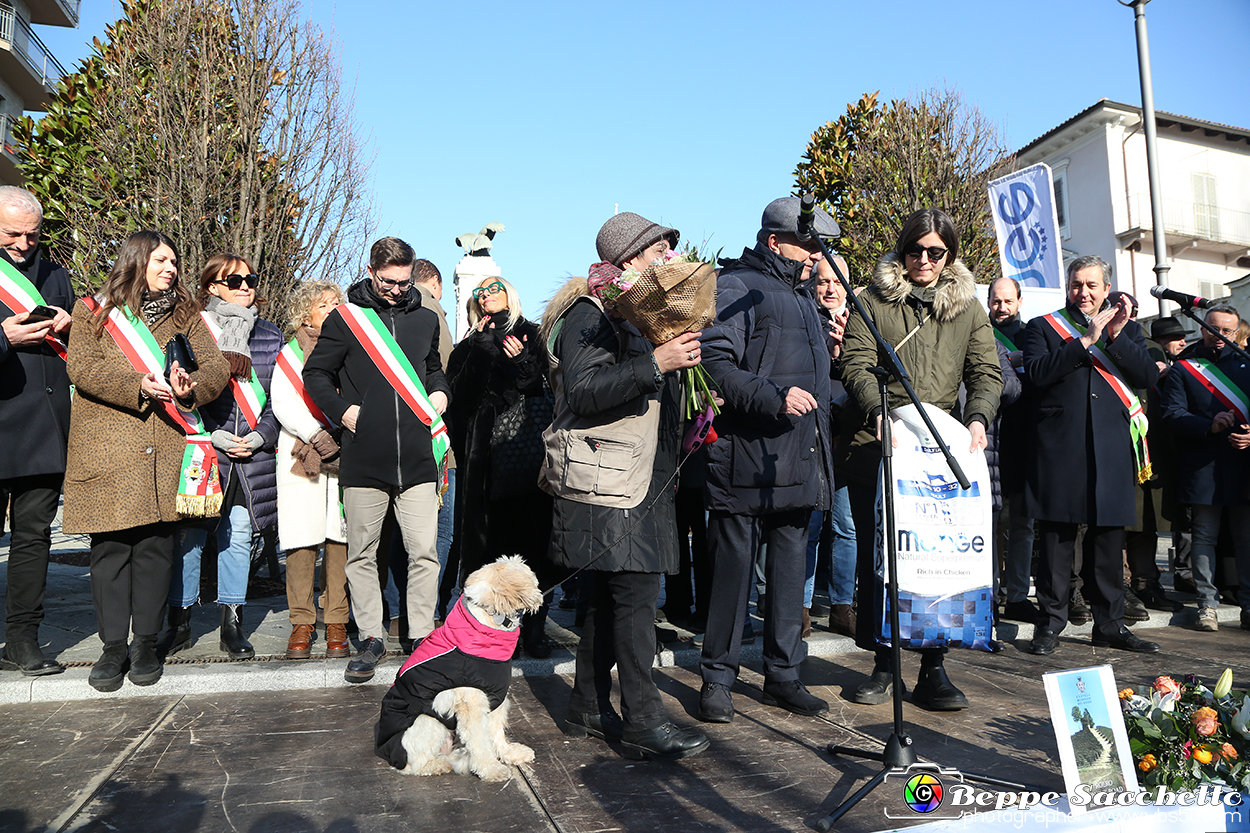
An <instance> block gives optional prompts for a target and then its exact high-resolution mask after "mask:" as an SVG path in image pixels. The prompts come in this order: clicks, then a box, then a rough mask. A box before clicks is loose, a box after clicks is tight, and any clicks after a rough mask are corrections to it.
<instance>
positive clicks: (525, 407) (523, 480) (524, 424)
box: [490, 385, 555, 500]
mask: <svg viewBox="0 0 1250 833" xmlns="http://www.w3.org/2000/svg"><path fill="white" fill-rule="evenodd" d="M554 404H555V403H554V399H553V398H552V396H551V392H550V389H547V388H546V386H545V385H544V390H543V392H542V393H541V394H538V395H535V396H522V397H521V398H520V399H518V400H517V401H516V402H515V403H513V404H512V405H511V406H510V407H509V408H508V409H507V410H506V411H503V412H502V413H500V414H499V415H498V416H497V417H495V424H494V427H493V428H492V430H491V435H490V497H491V498H492V499H495V500H498V499H500V498H507V497H515V496H518V495H522V494H526V493H529V492H532V491H533V490H534V485H533V484H534V479H535V476H536V475H537V473H538V471H539V470H540V469H541V468H542V466H543V460H544V458H545V457H546V448H545V446H544V445H543V429H545V428H546V427H547V426H548V425H550V424H551V415H552V412H553V410H554Z"/></svg>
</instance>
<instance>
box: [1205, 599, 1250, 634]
mask: <svg viewBox="0 0 1250 833" xmlns="http://www.w3.org/2000/svg"><path fill="white" fill-rule="evenodd" d="M1243 621H1244V617H1243ZM1219 629H1220V618H1219V617H1218V616H1217V615H1216V614H1215V608H1213V607H1208V606H1206V605H1203V606H1202V607H1200V608H1198V630H1200V631H1217V630H1219Z"/></svg>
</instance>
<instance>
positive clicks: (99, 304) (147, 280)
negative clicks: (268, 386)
mask: <svg viewBox="0 0 1250 833" xmlns="http://www.w3.org/2000/svg"><path fill="white" fill-rule="evenodd" d="M127 325H128V326H127ZM73 332H74V337H73V340H72V341H71V343H70V347H69V365H68V371H69V378H70V381H71V382H73V383H74V386H75V390H76V393H75V396H74V402H73V412H72V416H71V418H70V429H69V457H68V467H67V468H66V471H65V517H64V520H63V524H62V526H63V529H64V531H65V532H67V533H72V534H87V533H89V534H90V535H91V595H92V597H93V598H94V600H95V611H96V619H97V620H98V625H99V629H100V639H101V641H103V642H104V653H103V654H102V655H101V657H100V659H99V660H98V661H97V662H96V664H95V666H94V667H93V668H92V669H91V674H90V676H89V678H88V682H89V683H90V685H91V687H92V688H95V689H97V690H99V691H116V690H117V689H118V688H120V687H121V685H122V679H123V676H124V675H125V674H126V672H127V670H129V672H130V674H129V676H130V681H131V682H132V683H134V684H135V685H152V684H153V683H155V682H156V681H157V680H159V679H160V677H161V673H162V670H163V669H162V665H161V658H160V656H159V654H158V653H157V651H156V637H157V634H158V633H159V632H160V629H161V619H162V618H163V617H164V607H165V595H166V594H167V593H168V592H169V576H170V565H171V562H172V560H173V550H174V534H175V532H176V530H177V527H176V526H175V523H176V522H177V521H178V520H179V518H180V515H179V513H178V491H179V478H180V476H181V474H182V472H183V471H184V465H183V457H184V453H185V452H186V450H187V440H186V436H187V432H186V430H185V427H186V426H187V425H190V420H184V419H183V417H182V415H184V414H188V412H190V411H192V410H193V409H196V408H202V407H203V405H204V403H205V402H211V401H212V400H213V399H215V398H216V397H217V394H218V393H219V392H220V391H221V390H222V388H223V387H224V386H225V384H226V380H227V378H228V376H229V371H228V369H227V367H226V362H225V360H224V359H223V358H222V357H221V353H220V352H218V350H217V348H216V347H215V346H214V345H213V338H212V336H211V335H210V334H209V332H208V328H207V327H205V325H204V322H203V321H202V320H200V316H199V305H198V304H196V302H195V297H194V296H193V295H192V294H191V293H190V292H188V291H187V288H186V286H185V285H184V283H183V282H181V281H179V280H178V251H177V249H176V248H175V247H174V243H173V241H172V240H170V239H169V238H168V237H166V236H165V235H163V234H161V233H159V232H155V231H140V232H136V233H134V234H132V235H130V237H128V238H127V239H126V240H125V242H123V243H122V245H121V247H120V248H119V249H118V251H117V259H116V260H115V261H113V268H112V270H111V271H110V272H109V276H108V279H107V280H106V281H105V283H104V286H103V287H102V288H101V290H100V294H99V295H97V296H96V297H95V298H85V299H83V300H81V301H79V302H78V303H77V304H76V305H75V306H74V330H73ZM178 334H181V335H183V336H184V337H185V338H186V339H187V341H188V342H189V343H190V345H191V349H192V351H194V353H195V357H196V359H197V360H198V363H199V367H198V369H196V370H193V371H192V372H191V373H188V372H187V369H186V368H184V367H181V366H180V364H171V365H170V369H169V372H168V373H167V375H166V378H161V377H160V376H159V375H158V374H157V373H156V372H146V373H145V372H144V371H143V370H139V369H137V367H136V365H135V363H134V362H132V361H131V360H130V358H128V356H133V357H138V356H141V355H142V353H141V352H140V350H139V349H136V345H139V346H140V347H142V346H143V345H145V344H146V345H149V346H150V350H149V351H148V355H149V356H150V357H151V363H148V364H141V366H147V367H152V366H159V363H160V361H161V360H162V358H163V357H161V356H160V355H159V350H160V349H162V348H163V347H164V346H165V345H166V344H167V343H169V342H170V341H172V340H173V339H174V338H175V336H176V335H178ZM128 335H129V337H127V336H128ZM123 345H125V346H126V349H127V350H128V351H129V352H123ZM131 633H133V635H134V641H133V642H132V643H131V645H130V648H129V651H128V650H127V647H126V638H127V635H128V634H131Z"/></svg>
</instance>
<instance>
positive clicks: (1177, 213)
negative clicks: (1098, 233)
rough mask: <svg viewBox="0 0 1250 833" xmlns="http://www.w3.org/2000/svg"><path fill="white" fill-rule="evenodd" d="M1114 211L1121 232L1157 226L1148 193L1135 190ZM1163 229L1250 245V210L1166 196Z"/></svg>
mask: <svg viewBox="0 0 1250 833" xmlns="http://www.w3.org/2000/svg"><path fill="white" fill-rule="evenodd" d="M1115 211H1116V217H1115V226H1116V229H1117V231H1118V232H1126V231H1131V230H1133V229H1139V228H1140V229H1146V230H1151V229H1153V228H1154V214H1153V213H1152V212H1151V210H1150V195H1149V194H1133V195H1131V196H1129V198H1128V200H1127V202H1120V203H1118V204H1117V205H1116V208H1115ZM1163 230H1164V231H1165V232H1166V233H1167V234H1168V235H1169V236H1172V235H1175V236H1177V237H1181V238H1192V239H1195V240H1208V241H1211V242H1212V243H1225V244H1231V245H1235V246H1250V212H1246V211H1233V210H1232V209H1228V208H1220V207H1219V206H1214V205H1202V204H1201V203H1193V202H1185V201H1183V200H1164V201H1163Z"/></svg>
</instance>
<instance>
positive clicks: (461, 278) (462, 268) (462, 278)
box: [453, 223, 504, 341]
mask: <svg viewBox="0 0 1250 833" xmlns="http://www.w3.org/2000/svg"><path fill="white" fill-rule="evenodd" d="M503 230H504V228H503V223H487V224H486V225H485V226H483V227H482V230H481V231H479V232H478V233H476V234H473V233H470V234H462V235H460V236H459V237H457V238H456V245H457V246H459V247H460V248H462V249H464V251H465V255H464V257H462V258H460V262H459V263H457V264H456V273H455V276H454V285H455V290H456V329H455V333H454V334H453V338H455V339H456V340H457V341H459V340H460V339H461V338H464V335H465V333H467V332H468V331H469V307H468V302H469V297H470V295H471V294H472V293H473V290H474V289H476V288H477V285H478V284H479V283H481V282H482V280H483V279H485V278H500V277H503V270H502V269H500V268H499V264H497V263H495V261H494V260H493V259H492V258H491V256H490V250H491V246H492V245H493V244H492V243H491V241H492V240H494V239H495V235H496V234H498V233H499V232H501V231H503Z"/></svg>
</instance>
